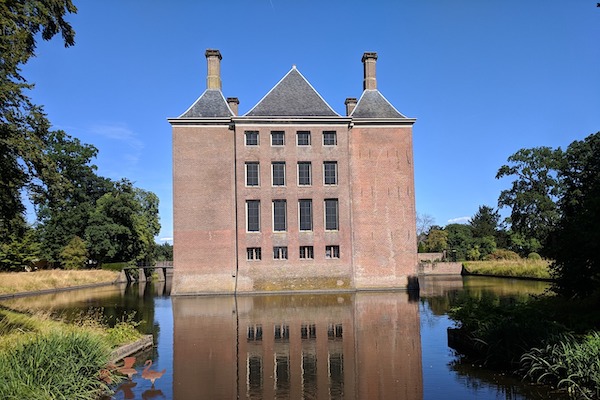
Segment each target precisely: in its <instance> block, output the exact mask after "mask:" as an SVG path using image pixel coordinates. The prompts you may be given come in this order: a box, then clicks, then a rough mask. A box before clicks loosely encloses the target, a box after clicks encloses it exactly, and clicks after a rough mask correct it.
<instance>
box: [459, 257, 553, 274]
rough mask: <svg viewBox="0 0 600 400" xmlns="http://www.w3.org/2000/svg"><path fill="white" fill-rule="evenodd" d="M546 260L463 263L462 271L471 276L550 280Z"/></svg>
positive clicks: (548, 263) (548, 262)
mask: <svg viewBox="0 0 600 400" xmlns="http://www.w3.org/2000/svg"><path fill="white" fill-rule="evenodd" d="M549 265H550V261H548V260H530V259H521V260H498V261H465V262H464V263H463V266H464V269H465V271H466V272H467V273H468V274H471V275H491V276H503V277H514V278H533V279H551V278H552V277H551V275H550V268H549Z"/></svg>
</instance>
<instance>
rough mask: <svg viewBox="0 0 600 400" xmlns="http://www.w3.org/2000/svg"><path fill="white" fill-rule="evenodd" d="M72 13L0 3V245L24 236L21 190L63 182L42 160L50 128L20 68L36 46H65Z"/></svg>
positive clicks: (44, 2)
mask: <svg viewBox="0 0 600 400" xmlns="http://www.w3.org/2000/svg"><path fill="white" fill-rule="evenodd" d="M76 11H77V9H76V8H75V6H74V5H73V4H72V2H71V1H70V0H29V1H23V0H22V1H18V0H5V1H2V2H0V29H1V32H0V171H1V173H2V179H1V180H0V181H1V183H0V242H2V241H6V240H8V238H9V237H14V235H17V237H22V236H23V235H24V234H25V231H26V229H24V224H23V220H24V218H23V213H24V211H25V207H24V206H23V202H22V199H21V193H22V189H23V188H24V187H25V186H27V185H28V184H30V183H31V182H32V181H33V179H38V180H39V182H41V184H43V185H46V186H47V187H48V188H49V189H50V190H52V188H55V187H60V186H61V184H63V183H65V180H64V179H63V178H62V177H61V175H60V174H59V173H58V172H57V171H56V169H55V168H54V165H53V163H52V162H51V161H50V160H49V159H48V158H47V157H46V156H45V154H44V149H45V144H46V140H47V138H48V133H49V127H50V123H49V122H48V120H47V118H46V116H45V115H44V113H43V110H42V108H41V107H39V106H36V105H34V104H32V102H31V101H30V99H29V97H28V96H27V95H26V94H25V90H28V89H31V88H32V87H33V85H31V84H30V83H28V82H27V81H26V79H25V78H24V77H23V76H22V75H21V67H22V66H23V65H24V64H25V63H27V61H29V59H30V58H31V57H33V56H35V49H36V43H37V42H36V41H37V37H38V34H40V33H41V37H42V39H43V40H50V39H51V38H52V37H54V36H55V35H56V34H58V33H60V34H61V35H62V38H63V41H64V44H65V46H67V47H68V46H72V45H73V44H74V37H75V33H74V31H73V29H72V27H71V25H70V24H69V23H68V22H67V21H66V20H65V15H66V14H68V13H75V12H76Z"/></svg>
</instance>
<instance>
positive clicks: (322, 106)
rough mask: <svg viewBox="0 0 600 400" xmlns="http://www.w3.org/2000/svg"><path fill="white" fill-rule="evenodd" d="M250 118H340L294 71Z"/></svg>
mask: <svg viewBox="0 0 600 400" xmlns="http://www.w3.org/2000/svg"><path fill="white" fill-rule="evenodd" d="M246 116H250V117H315V116H323V117H331V116H339V115H338V114H337V113H336V112H335V111H333V109H332V108H331V107H330V106H329V104H327V103H326V102H325V100H323V98H322V97H321V95H319V93H317V91H316V90H315V89H314V88H313V87H312V86H311V84H310V83H308V81H307V80H306V78H304V76H302V74H301V73H300V72H299V71H298V70H297V69H296V67H295V66H294V67H292V69H291V70H290V71H289V72H288V73H287V74H286V75H285V76H284V77H283V78H282V79H281V80H280V81H279V82H278V83H277V84H276V85H275V86H274V87H273V89H271V90H270V91H269V93H267V94H266V95H265V97H263V98H262V99H261V100H260V101H259V102H258V104H256V105H255V106H254V107H253V108H252V109H251V110H250V111H248V112H247V113H246Z"/></svg>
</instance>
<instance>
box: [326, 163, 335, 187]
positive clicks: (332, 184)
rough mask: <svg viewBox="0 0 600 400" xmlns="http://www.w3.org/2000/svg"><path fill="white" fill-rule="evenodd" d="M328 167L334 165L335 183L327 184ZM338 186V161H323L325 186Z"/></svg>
mask: <svg viewBox="0 0 600 400" xmlns="http://www.w3.org/2000/svg"><path fill="white" fill-rule="evenodd" d="M326 165H333V166H334V171H333V172H334V178H335V183H327V179H326V177H327V175H326V173H325V171H326V167H325V166H326ZM337 184H338V162H337V161H323V185H326V186H337Z"/></svg>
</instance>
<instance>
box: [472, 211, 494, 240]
mask: <svg viewBox="0 0 600 400" xmlns="http://www.w3.org/2000/svg"><path fill="white" fill-rule="evenodd" d="M499 223H500V214H499V213H498V211H494V209H493V208H492V207H488V206H485V205H484V206H479V209H478V210H477V212H476V213H475V215H473V217H472V218H471V220H470V221H469V225H471V229H472V230H473V237H476V238H483V237H486V236H492V237H494V236H496V233H497V231H498V225H499Z"/></svg>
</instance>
